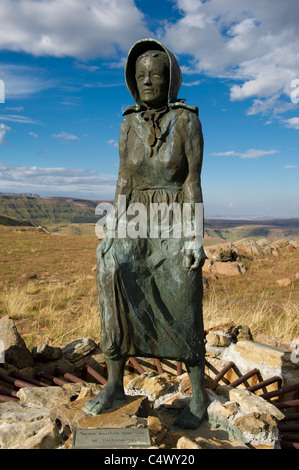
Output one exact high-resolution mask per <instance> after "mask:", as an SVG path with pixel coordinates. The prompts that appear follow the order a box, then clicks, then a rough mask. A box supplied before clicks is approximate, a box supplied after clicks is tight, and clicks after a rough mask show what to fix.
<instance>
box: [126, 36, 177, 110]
mask: <svg viewBox="0 0 299 470" xmlns="http://www.w3.org/2000/svg"><path fill="white" fill-rule="evenodd" d="M125 76H126V83H127V87H128V89H129V90H130V92H131V94H132V96H133V98H134V100H135V101H136V103H137V106H141V105H145V106H147V107H151V108H155V109H158V108H160V107H162V106H164V105H166V104H170V103H175V102H176V100H177V95H178V92H179V89H180V86H181V81H182V75H181V69H180V67H179V65H178V62H177V60H176V58H175V56H174V55H173V54H172V53H171V52H170V51H169V50H168V49H167V48H166V47H165V46H164V45H163V44H162V43H160V42H159V41H157V40H156V39H142V40H140V41H137V42H136V43H135V44H134V46H133V47H132V48H131V50H130V52H129V54H128V58H127V62H126V68H125Z"/></svg>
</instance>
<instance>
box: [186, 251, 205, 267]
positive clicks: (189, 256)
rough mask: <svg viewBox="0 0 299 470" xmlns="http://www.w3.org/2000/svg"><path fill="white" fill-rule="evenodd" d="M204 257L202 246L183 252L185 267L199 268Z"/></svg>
mask: <svg viewBox="0 0 299 470" xmlns="http://www.w3.org/2000/svg"><path fill="white" fill-rule="evenodd" d="M205 259H206V254H205V252H204V249H203V247H202V246H201V247H200V248H193V249H188V250H186V252H185V256H184V264H185V268H186V269H191V270H192V271H193V270H195V269H199V268H200V267H202V266H203V264H204V262H205Z"/></svg>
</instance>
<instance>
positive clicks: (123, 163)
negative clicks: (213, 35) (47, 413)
mask: <svg viewBox="0 0 299 470" xmlns="http://www.w3.org/2000/svg"><path fill="white" fill-rule="evenodd" d="M125 75H126V83H127V86H128V88H129V90H130V92H131V94H132V96H133V98H134V100H135V102H136V105H134V106H130V107H129V108H127V109H126V111H125V112H124V115H125V119H124V120H123V122H122V124H121V129H120V138H119V154H120V168H119V175H118V182H117V188H116V194H115V211H114V227H116V229H117V228H118V225H119V224H120V220H121V219H122V221H123V214H121V213H120V210H119V208H117V207H116V205H117V201H118V198H119V196H122V197H125V201H126V208H128V207H130V206H131V207H134V204H135V207H138V204H139V205H140V204H142V207H145V208H146V209H148V210H150V208H151V207H152V206H154V207H157V205H158V206H160V205H161V204H162V205H163V204H165V203H166V205H167V206H171V205H174V204H176V206H178V207H181V208H182V207H183V206H184V205H187V204H189V205H191V207H192V210H194V206H195V205H196V204H200V203H202V192H201V178H200V174H201V166H202V155H203V136H202V131H201V124H200V121H199V119H198V109H197V107H191V106H187V105H185V104H184V100H179V99H177V94H178V91H179V88H180V85H181V70H180V68H179V65H178V63H177V60H176V58H175V57H174V55H173V54H172V53H171V52H170V51H169V50H168V49H167V48H166V47H165V46H164V45H163V44H161V43H160V42H159V41H157V40H154V39H143V40H141V41H138V42H137V43H136V44H135V45H134V46H133V47H132V48H131V50H130V52H129V55H128V59H127V63H126V69H125ZM132 205H133V206H132ZM131 215H132V213H131V212H130V213H129V211H128V213H127V214H126V219H125V220H126V222H125V224H127V225H126V226H127V227H128V226H129V225H130V221H132V217H131ZM168 215H169V214H168ZM161 218H162V216H161ZM159 224H160V225H159V227H161V226H162V222H161V220H160V222H159ZM171 233H172V229H171V228H170V230H169V233H168V236H163V234H162V231H160V234H159V236H154V237H153V236H151V234H150V233H149V231H148V229H147V231H146V233H144V231H143V234H142V235H141V236H136V237H130V236H128V233H126V236H119V232H117V230H115V232H114V234H115V235H113V237H112V236H108V234H107V235H106V237H105V239H104V240H103V241H102V242H101V243H100V244H99V247H98V250H97V259H98V268H97V285H98V293H99V306H100V315H101V342H100V346H101V349H102V350H103V352H104V355H105V358H106V362H107V369H108V382H107V384H106V385H105V387H104V389H103V390H102V391H101V392H100V393H99V394H98V395H96V396H95V397H94V398H93V399H92V400H90V401H89V402H87V403H86V404H85V406H84V410H85V411H87V412H89V413H91V414H99V413H101V412H102V411H103V410H107V409H109V408H112V407H115V405H116V404H117V402H118V401H119V402H120V403H121V401H123V400H124V397H125V394H124V388H123V373H124V366H125V362H126V360H127V359H128V357H134V356H135V357H153V358H168V359H172V360H176V361H181V362H184V363H185V365H186V368H187V371H188V374H189V377H190V381H191V385H192V391H193V392H192V399H191V402H190V404H189V406H188V407H187V408H186V409H185V410H183V412H182V414H181V415H180V416H179V417H178V419H177V421H176V424H177V425H179V426H180V427H183V428H195V427H197V426H198V425H199V424H200V423H201V421H202V420H203V419H205V417H206V409H207V396H206V393H205V391H204V388H203V377H204V363H205V348H204V330H203V318H202V276H201V267H202V264H203V261H204V257H205V255H204V251H203V248H202V245H200V246H197V245H194V248H193V247H191V248H189V249H188V250H186V235H184V234H183V235H182V236H180V237H177V236H176V237H174V236H171ZM189 246H190V245H189Z"/></svg>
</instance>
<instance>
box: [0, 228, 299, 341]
mask: <svg viewBox="0 0 299 470" xmlns="http://www.w3.org/2000/svg"><path fill="white" fill-rule="evenodd" d="M97 244H98V240H97V239H96V237H95V235H94V234H90V235H81V236H75V235H56V234H40V233H36V232H33V231H28V230H27V231H20V230H16V229H15V228H13V227H1V226H0V257H1V265H0V289H1V294H0V317H1V316H3V315H10V316H11V317H12V318H13V319H14V322H15V324H16V326H17V328H18V331H19V332H20V334H21V336H22V337H23V338H24V339H25V341H26V344H27V346H28V347H29V348H31V347H33V346H34V345H37V344H41V343H48V344H50V345H53V346H64V345H65V344H66V343H67V342H68V341H70V340H72V339H74V338H78V337H84V336H90V337H92V338H93V339H94V340H96V341H99V337H100V318H99V312H98V303H97V292H96V281H95V273H94V270H93V268H94V266H95V262H96V261H95V250H96V246H97ZM298 261H299V251H298V250H297V251H295V252H294V251H293V252H288V251H286V250H284V251H282V252H281V253H280V255H279V257H277V258H275V257H263V258H256V259H254V260H251V261H248V262H247V267H248V269H247V272H246V274H245V275H242V276H238V277H219V278H218V279H214V280H211V281H210V282H209V288H208V289H205V293H204V320H205V321H206V322H207V321H208V320H215V319H222V318H227V319H231V320H233V321H234V322H235V324H236V326H239V325H248V326H249V327H250V329H251V331H252V334H253V335H254V336H255V335H257V334H258V333H263V334H266V335H268V336H275V337H278V338H282V339H285V340H288V341H291V340H292V339H295V338H298V337H299V289H298V287H299V281H295V279H294V275H295V273H296V272H298V271H299V263H298ZM28 273H35V274H36V278H35V279H32V280H28V278H27V277H26V274H28ZM290 276H291V277H292V278H293V280H294V282H293V283H292V284H291V285H290V286H288V287H284V288H280V287H277V285H276V280H277V279H281V278H284V277H290Z"/></svg>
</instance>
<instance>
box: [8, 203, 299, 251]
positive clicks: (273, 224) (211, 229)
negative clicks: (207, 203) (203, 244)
mask: <svg viewBox="0 0 299 470" xmlns="http://www.w3.org/2000/svg"><path fill="white" fill-rule="evenodd" d="M99 202H100V201H92V200H87V199H78V198H77V199H76V198H67V197H48V198H42V197H33V196H21V195H1V194H0V214H3V216H4V215H5V216H7V217H11V218H15V219H18V220H20V221H22V220H23V221H29V222H30V223H31V224H33V225H35V226H37V225H43V226H45V227H47V228H48V229H49V230H51V231H58V232H60V233H65V234H68V233H69V234H71V233H72V234H78V235H83V234H87V233H90V234H92V233H93V232H94V224H95V223H96V222H97V221H98V220H99V216H97V215H95V209H96V206H97V204H98V203H99ZM109 202H112V201H109ZM1 223H2V222H1V220H0V224H1ZM87 224H89V226H87ZM5 225H7V223H6V224H5ZM8 225H12V224H8ZM84 225H85V227H83V226H84ZM205 238H206V241H207V243H212V244H213V243H215V242H218V241H219V242H220V241H221V240H223V241H236V240H239V239H241V238H253V239H255V240H257V239H260V238H269V239H270V240H278V239H279V238H295V239H298V238H299V219H266V220H254V221H252V220H228V219H205Z"/></svg>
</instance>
